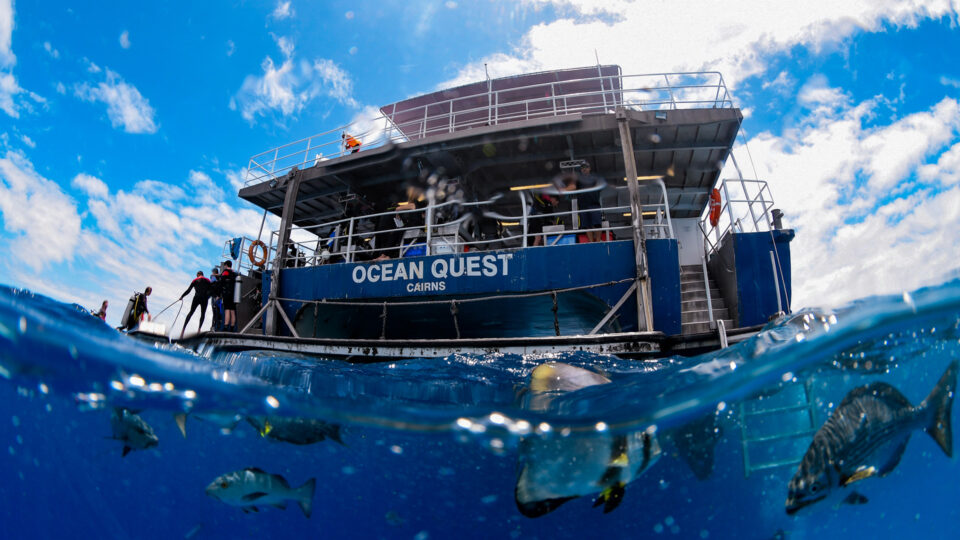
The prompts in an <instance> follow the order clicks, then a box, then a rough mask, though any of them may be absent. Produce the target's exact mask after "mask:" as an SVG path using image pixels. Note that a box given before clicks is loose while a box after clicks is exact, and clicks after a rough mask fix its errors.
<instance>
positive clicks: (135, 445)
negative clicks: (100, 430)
mask: <svg viewBox="0 0 960 540" xmlns="http://www.w3.org/2000/svg"><path fill="white" fill-rule="evenodd" d="M110 427H111V428H112V430H113V439H115V440H118V441H123V456H124V457H126V455H127V454H129V453H130V451H131V450H146V449H148V448H153V447H154V446H157V445H158V444H159V443H160V439H159V438H158V437H157V435H156V434H155V433H154V432H153V428H151V427H150V424H147V423H146V422H145V421H144V420H143V418H140V415H138V414H136V413H134V412H132V411H131V410H130V409H126V408H123V407H114V408H113V414H111V415H110Z"/></svg>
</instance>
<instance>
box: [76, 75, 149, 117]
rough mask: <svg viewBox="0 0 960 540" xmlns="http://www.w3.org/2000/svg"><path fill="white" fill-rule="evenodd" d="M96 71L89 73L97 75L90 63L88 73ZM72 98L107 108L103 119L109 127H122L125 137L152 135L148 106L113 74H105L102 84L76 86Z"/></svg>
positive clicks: (136, 91) (132, 87)
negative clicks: (108, 122) (75, 97)
mask: <svg viewBox="0 0 960 540" xmlns="http://www.w3.org/2000/svg"><path fill="white" fill-rule="evenodd" d="M92 68H96V70H95V71H91V72H93V73H99V72H100V68H99V67H97V66H96V64H93V63H92V62H91V63H90V69H92ZM74 94H75V95H76V96H77V97H78V98H80V99H82V100H84V101H90V102H100V103H104V104H106V106H107V116H108V117H109V118H110V123H111V125H113V127H123V130H124V131H126V132H127V133H156V132H157V125H156V122H155V121H154V116H155V114H156V113H155V111H154V110H153V107H151V106H150V102H149V101H148V100H147V99H146V98H145V97H143V96H142V95H141V94H140V91H139V90H137V88H136V87H135V86H133V85H131V84H128V83H127V82H126V81H124V80H123V78H122V77H120V75H118V74H117V73H115V72H113V71H111V70H109V69H108V70H106V80H104V81H102V82H100V83H98V84H96V86H94V85H91V84H90V83H82V84H78V85H76V86H75V87H74Z"/></svg>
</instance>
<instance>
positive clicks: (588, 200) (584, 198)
mask: <svg viewBox="0 0 960 540" xmlns="http://www.w3.org/2000/svg"><path fill="white" fill-rule="evenodd" d="M599 184H600V177H599V176H597V175H595V174H591V172H590V164H589V163H584V164H583V165H582V166H581V167H580V178H578V179H577V189H590V188H594V187H597V186H598V185H599ZM577 206H578V211H579V214H580V228H581V229H586V231H587V242H599V241H600V240H601V239H602V238H603V232H602V231H599V230H597V229H599V228H600V226H601V219H600V210H599V208H600V192H599V191H594V192H591V193H582V194H581V195H580V196H578V197H577Z"/></svg>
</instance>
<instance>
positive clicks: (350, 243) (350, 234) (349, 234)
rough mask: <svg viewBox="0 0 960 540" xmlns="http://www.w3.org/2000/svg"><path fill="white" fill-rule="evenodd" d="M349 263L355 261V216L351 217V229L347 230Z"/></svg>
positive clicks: (347, 259)
mask: <svg viewBox="0 0 960 540" xmlns="http://www.w3.org/2000/svg"><path fill="white" fill-rule="evenodd" d="M346 261H347V262H348V263H350V262H353V218H350V230H349V231H347V258H346Z"/></svg>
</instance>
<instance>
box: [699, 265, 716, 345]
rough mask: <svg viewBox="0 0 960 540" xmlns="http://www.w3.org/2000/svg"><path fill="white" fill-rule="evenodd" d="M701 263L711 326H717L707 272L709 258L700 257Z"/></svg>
mask: <svg viewBox="0 0 960 540" xmlns="http://www.w3.org/2000/svg"><path fill="white" fill-rule="evenodd" d="M700 265H701V266H702V267H703V290H704V291H706V293H707V311H708V312H709V313H710V328H714V327H716V326H717V322H716V321H715V320H714V319H713V300H712V299H711V297H710V276H709V275H708V274H707V259H706V257H700Z"/></svg>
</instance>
